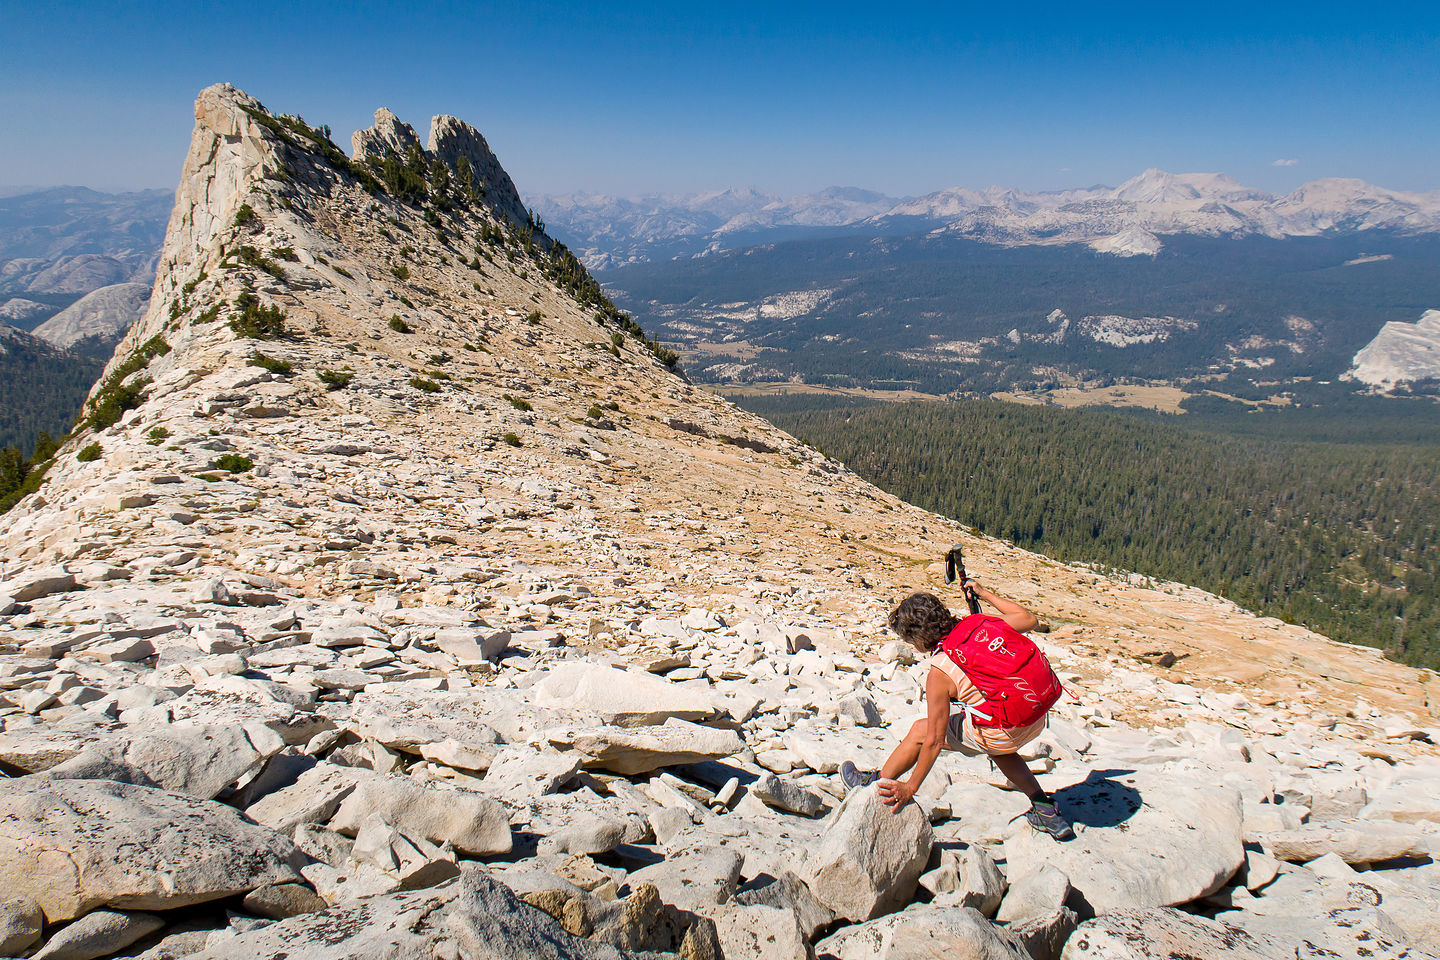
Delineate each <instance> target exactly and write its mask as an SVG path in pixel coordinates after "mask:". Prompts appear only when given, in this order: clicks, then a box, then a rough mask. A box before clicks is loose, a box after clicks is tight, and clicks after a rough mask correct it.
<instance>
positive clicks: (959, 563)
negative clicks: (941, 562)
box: [945, 543, 980, 614]
mask: <svg viewBox="0 0 1440 960" xmlns="http://www.w3.org/2000/svg"><path fill="white" fill-rule="evenodd" d="M957 579H958V580H959V581H960V588H961V590H962V591H963V592H964V593H965V603H966V604H967V605H968V606H969V607H970V612H971V613H972V614H975V613H979V612H980V598H979V597H977V596H975V588H974V587H972V586H970V584H969V583H968V582H967V581H968V580H969V579H970V578H969V577H967V576H966V575H965V554H964V553H963V552H962V551H961V549H960V544H958V543H957V544H955V546H953V547H951V548H950V552H949V553H947V554H945V582H946V583H954V582H955V581H956V580H957Z"/></svg>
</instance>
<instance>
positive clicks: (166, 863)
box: [0, 778, 304, 923]
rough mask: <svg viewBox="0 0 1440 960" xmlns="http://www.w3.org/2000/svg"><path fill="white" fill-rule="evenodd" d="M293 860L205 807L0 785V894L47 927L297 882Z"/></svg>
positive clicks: (109, 790) (130, 795)
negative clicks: (36, 914) (31, 908)
mask: <svg viewBox="0 0 1440 960" xmlns="http://www.w3.org/2000/svg"><path fill="white" fill-rule="evenodd" d="M303 860H304V855H303V854H301V853H300V851H299V850H297V849H296V848H295V845H294V844H293V843H291V842H290V841H289V840H287V839H286V838H285V837H282V836H280V835H279V834H277V833H275V832H274V831H273V830H270V829H268V828H266V827H261V826H257V825H256V824H254V823H250V822H249V821H247V820H245V819H244V818H243V817H242V816H241V815H240V814H239V813H237V812H236V811H234V810H232V809H230V808H229V807H225V806H222V805H220V804H218V803H213V802H211V801H208V800H199V799H196V798H194V797H185V796H179V795H177V794H171V793H165V792H164V791H162V790H155V789H152V788H149V787H138V786H133V785H131V784H124V783H114V782H110V781H104V780H54V781H49V782H44V781H31V780H29V779H25V778H22V779H18V780H4V781H0V889H4V890H6V891H8V892H9V893H11V894H12V895H15V896H24V897H28V898H30V899H32V900H34V901H35V902H36V903H38V904H40V907H41V909H42V910H44V912H45V918H46V920H47V921H48V922H50V923H57V922H59V921H62V920H70V919H73V918H75V917H78V916H81V915H83V914H84V913H86V912H88V911H90V910H92V909H94V908H96V907H101V906H112V907H121V908H138V909H145V910H154V909H168V908H171V907H180V906H185V905H186V904H191V903H201V902H204V901H206V900H214V899H218V898H220V897H227V896H232V895H234V894H238V893H245V892H247V891H250V890H253V889H255V888H256V887H259V886H263V885H265V884H267V883H286V882H290V881H299V880H300V879H301V877H300V874H299V872H298V867H299V865H300V864H301V863H302V862H303Z"/></svg>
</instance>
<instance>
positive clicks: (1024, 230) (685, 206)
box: [536, 168, 1440, 265]
mask: <svg viewBox="0 0 1440 960" xmlns="http://www.w3.org/2000/svg"><path fill="white" fill-rule="evenodd" d="M744 193H745V191H717V192H712V193H704V194H685V195H680V196H673V195H672V196H664V195H652V196H649V197H645V198H636V199H621V198H615V197H604V196H596V195H574V196H569V197H541V198H539V200H538V201H537V203H536V206H537V208H538V209H540V211H541V212H542V213H543V214H544V215H545V217H546V219H547V220H548V221H549V222H550V224H551V225H552V226H555V227H556V228H557V229H558V230H559V231H560V232H561V234H562V235H564V236H565V237H567V238H568V239H569V240H570V241H572V242H573V243H574V245H575V246H577V247H578V248H580V249H581V250H582V252H583V253H584V254H585V255H586V257H587V258H588V259H589V262H591V263H592V264H594V265H611V264H614V263H622V262H629V261H636V260H645V259H649V258H650V257H651V256H652V255H658V256H661V257H668V256H673V255H674V254H675V253H676V252H677V251H679V250H685V251H687V252H689V253H694V252H695V251H698V250H707V251H714V250H719V249H723V248H725V247H726V246H733V245H736V244H737V243H743V242H754V234H755V233H756V232H757V231H761V230H766V229H778V228H783V227H793V226H827V227H837V228H838V227H860V226H861V225H864V226H873V227H875V228H877V229H883V230H887V231H888V230H893V229H897V228H900V229H903V228H905V227H906V223H905V221H907V220H924V221H932V223H933V225H934V226H938V227H940V228H942V229H944V230H946V231H947V232H949V233H952V234H956V235H960V236H967V237H973V238H977V239H981V240H986V241H989V242H995V243H1006V244H1030V243H1055V242H1061V243H1089V244H1092V245H1096V249H1101V250H1105V251H1106V252H1111V253H1119V252H1121V251H1127V252H1129V253H1132V254H1133V253H1143V254H1151V253H1153V252H1154V250H1156V249H1158V246H1155V245H1156V244H1158V243H1160V242H1162V241H1161V240H1160V239H1159V238H1161V237H1165V236H1173V235H1177V234H1194V235H1199V236H1210V237H1226V236H1228V237H1238V236H1266V237H1297V236H1299V237H1306V236H1319V235H1322V234H1326V233H1335V232H1345V231H1356V230H1370V229H1376V228H1383V229H1392V230H1400V231H1405V232H1408V233H1440V191H1431V192H1429V193H1407V192H1404V191H1398V190H1389V189H1386V188H1384V187H1377V186H1375V185H1373V184H1369V183H1366V182H1365V181H1363V180H1347V179H1328V180H1315V181H1312V182H1310V183H1307V184H1305V185H1303V186H1301V187H1299V188H1298V189H1296V190H1295V191H1293V192H1292V193H1290V194H1287V195H1285V196H1277V195H1275V194H1271V193H1267V192H1266V191H1264V190H1257V189H1255V188H1253V187H1247V186H1246V185H1244V184H1243V183H1240V182H1239V181H1237V180H1235V179H1234V178H1233V177H1230V176H1227V175H1225V174H1223V173H1170V172H1168V171H1165V170H1159V169H1154V168H1151V169H1149V170H1146V171H1145V172H1143V173H1141V174H1140V175H1138V176H1136V177H1132V178H1131V179H1129V180H1127V181H1125V182H1124V183H1122V184H1120V186H1118V187H1109V186H1102V185H1097V186H1091V187H1079V188H1074V189H1069V190H1054V191H1036V192H1032V191H1026V190H1020V189H1017V188H1013V187H1003V186H990V187H986V188H985V189H983V190H975V189H971V188H969V187H947V188H946V189H944V190H937V191H935V192H933V193H928V194H925V195H923V196H918V197H908V198H905V199H900V200H890V199H889V198H886V197H884V196H883V195H881V194H872V193H870V192H869V191H862V190H855V189H853V188H828V189H826V190H821V191H817V192H816V193H813V194H807V195H805V196H799V197H792V198H789V199H780V198H778V197H769V198H766V199H765V200H764V202H758V201H759V200H760V198H759V197H756V196H754V192H753V191H751V192H750V196H749V197H748V199H749V200H750V201H751V203H750V205H749V206H746V205H744V204H740V205H739V207H740V208H741V209H738V212H736V210H737V208H736V205H735V204H733V202H728V201H733V200H735V199H737V198H738V197H739V196H740V195H742V194H744ZM722 198H723V200H722ZM737 237H743V238H744V239H737ZM1147 237H1148V239H1147ZM1126 238H1133V239H1135V240H1136V242H1135V243H1126V242H1123V241H1124V240H1125V239H1126ZM662 242H663V246H662V245H661V244H662ZM1152 248H1153V249H1152Z"/></svg>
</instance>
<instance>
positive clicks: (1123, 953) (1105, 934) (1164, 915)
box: [1061, 907, 1309, 960]
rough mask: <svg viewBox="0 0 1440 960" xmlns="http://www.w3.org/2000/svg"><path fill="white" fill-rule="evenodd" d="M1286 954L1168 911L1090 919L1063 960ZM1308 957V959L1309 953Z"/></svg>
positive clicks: (1255, 959) (1275, 959) (1277, 958)
mask: <svg viewBox="0 0 1440 960" xmlns="http://www.w3.org/2000/svg"><path fill="white" fill-rule="evenodd" d="M1296 955H1297V954H1296V952H1295V948H1294V947H1290V948H1288V949H1284V948H1281V947H1279V946H1278V945H1277V944H1275V943H1272V942H1271V941H1269V940H1267V939H1265V938H1263V937H1256V936H1252V935H1251V934H1249V933H1247V932H1245V931H1244V930H1242V929H1240V928H1239V927H1235V926H1231V925H1229V924H1225V923H1218V922H1216V921H1214V920H1207V919H1205V918H1204V917H1196V916H1192V915H1191V914H1188V913H1181V912H1180V911H1179V910H1173V909H1168V908H1164V907H1160V908H1155V909H1150V910H1126V911H1123V912H1119V913H1111V914H1106V915H1105V916H1102V917H1096V918H1095V919H1093V920H1087V921H1085V922H1084V923H1082V924H1080V925H1079V926H1078V927H1076V928H1075V932H1074V933H1072V934H1070V939H1069V941H1067V942H1066V944H1065V950H1064V952H1063V953H1062V954H1061V957H1062V960H1174V958H1176V957H1185V958H1186V960H1294V958H1295V957H1296ZM1306 956H1309V954H1306Z"/></svg>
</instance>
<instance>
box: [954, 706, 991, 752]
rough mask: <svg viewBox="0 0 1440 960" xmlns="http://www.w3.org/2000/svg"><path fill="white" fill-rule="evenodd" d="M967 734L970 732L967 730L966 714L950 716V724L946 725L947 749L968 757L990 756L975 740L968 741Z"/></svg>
mask: <svg viewBox="0 0 1440 960" xmlns="http://www.w3.org/2000/svg"><path fill="white" fill-rule="evenodd" d="M973 729H974V728H973V727H971V728H970V730H973ZM967 732H969V730H967V729H966V723H965V714H963V713H952V714H950V722H949V723H947V724H945V749H946V750H954V751H955V752H956V753H959V754H961V755H963V756H967V757H984V756H988V755H989V754H987V753H986V751H985V748H984V747H982V746H980V744H978V743H976V742H975V741H974V740H968V739H966V737H965V734H966V733H967Z"/></svg>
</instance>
